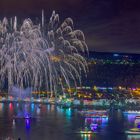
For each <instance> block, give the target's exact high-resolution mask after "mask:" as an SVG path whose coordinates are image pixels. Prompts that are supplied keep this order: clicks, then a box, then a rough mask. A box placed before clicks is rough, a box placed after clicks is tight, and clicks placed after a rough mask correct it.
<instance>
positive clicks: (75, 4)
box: [0, 0, 140, 53]
mask: <svg viewBox="0 0 140 140" xmlns="http://www.w3.org/2000/svg"><path fill="white" fill-rule="evenodd" d="M41 9H44V10H45V15H46V16H47V19H49V16H50V15H51V12H52V10H56V11H57V12H58V13H59V14H60V19H61V20H63V19H64V18H66V17H72V19H73V20H74V23H75V28H78V29H81V30H83V31H84V33H85V36H86V40H87V44H88V46H89V50H91V51H103V52H127V53H140V0H0V17H1V18H2V17H4V16H7V17H10V16H14V15H17V16H19V17H30V18H32V17H36V16H41Z"/></svg>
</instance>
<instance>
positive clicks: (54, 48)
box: [0, 11, 88, 93]
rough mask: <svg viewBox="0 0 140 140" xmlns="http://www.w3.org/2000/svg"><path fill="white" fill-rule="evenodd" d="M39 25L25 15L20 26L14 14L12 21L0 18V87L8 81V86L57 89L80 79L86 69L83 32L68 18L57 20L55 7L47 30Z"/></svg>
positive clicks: (52, 90)
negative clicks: (75, 27) (25, 17)
mask: <svg viewBox="0 0 140 140" xmlns="http://www.w3.org/2000/svg"><path fill="white" fill-rule="evenodd" d="M42 21H44V19H42ZM42 25H43V27H40V25H34V24H33V22H32V21H31V19H25V20H24V22H23V24H22V25H21V26H20V27H19V25H18V24H17V18H16V17H15V20H14V23H12V20H11V23H10V24H9V23H8V20H7V18H4V19H3V21H0V84H1V87H2V86H4V84H5V81H7V83H8V88H9V90H10V88H11V87H13V86H15V85H16V86H18V87H20V88H25V87H32V88H33V89H34V90H40V88H41V87H42V86H43V87H45V88H46V90H47V91H50V92H51V93H57V90H58V89H62V91H63V89H64V88H65V87H67V88H70V87H71V86H77V84H80V83H81V74H82V72H84V73H85V74H86V71H87V62H86V60H85V58H84V56H83V54H84V53H85V52H88V48H87V45H86V43H85V37H84V34H83V32H82V31H80V30H74V27H73V20H72V19H71V18H67V19H65V20H64V22H63V23H60V21H59V15H58V14H56V13H55V12H54V11H53V13H52V16H51V18H50V21H49V23H48V24H47V30H46V28H44V23H43V24H42Z"/></svg>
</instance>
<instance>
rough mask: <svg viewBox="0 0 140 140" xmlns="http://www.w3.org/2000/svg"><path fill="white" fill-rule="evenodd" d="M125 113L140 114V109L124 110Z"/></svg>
mask: <svg viewBox="0 0 140 140" xmlns="http://www.w3.org/2000/svg"><path fill="white" fill-rule="evenodd" d="M123 113H124V114H140V111H134V110H133V111H124V112H123Z"/></svg>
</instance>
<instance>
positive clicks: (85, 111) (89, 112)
mask: <svg viewBox="0 0 140 140" xmlns="http://www.w3.org/2000/svg"><path fill="white" fill-rule="evenodd" d="M80 113H81V114H96V113H107V111H106V110H82V111H80Z"/></svg>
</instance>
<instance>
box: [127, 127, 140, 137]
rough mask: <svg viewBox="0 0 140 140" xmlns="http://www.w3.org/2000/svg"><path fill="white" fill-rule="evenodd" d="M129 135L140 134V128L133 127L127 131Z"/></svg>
mask: <svg viewBox="0 0 140 140" xmlns="http://www.w3.org/2000/svg"><path fill="white" fill-rule="evenodd" d="M125 133H126V134H128V135H140V129H139V128H132V129H130V130H127V131H125Z"/></svg>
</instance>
